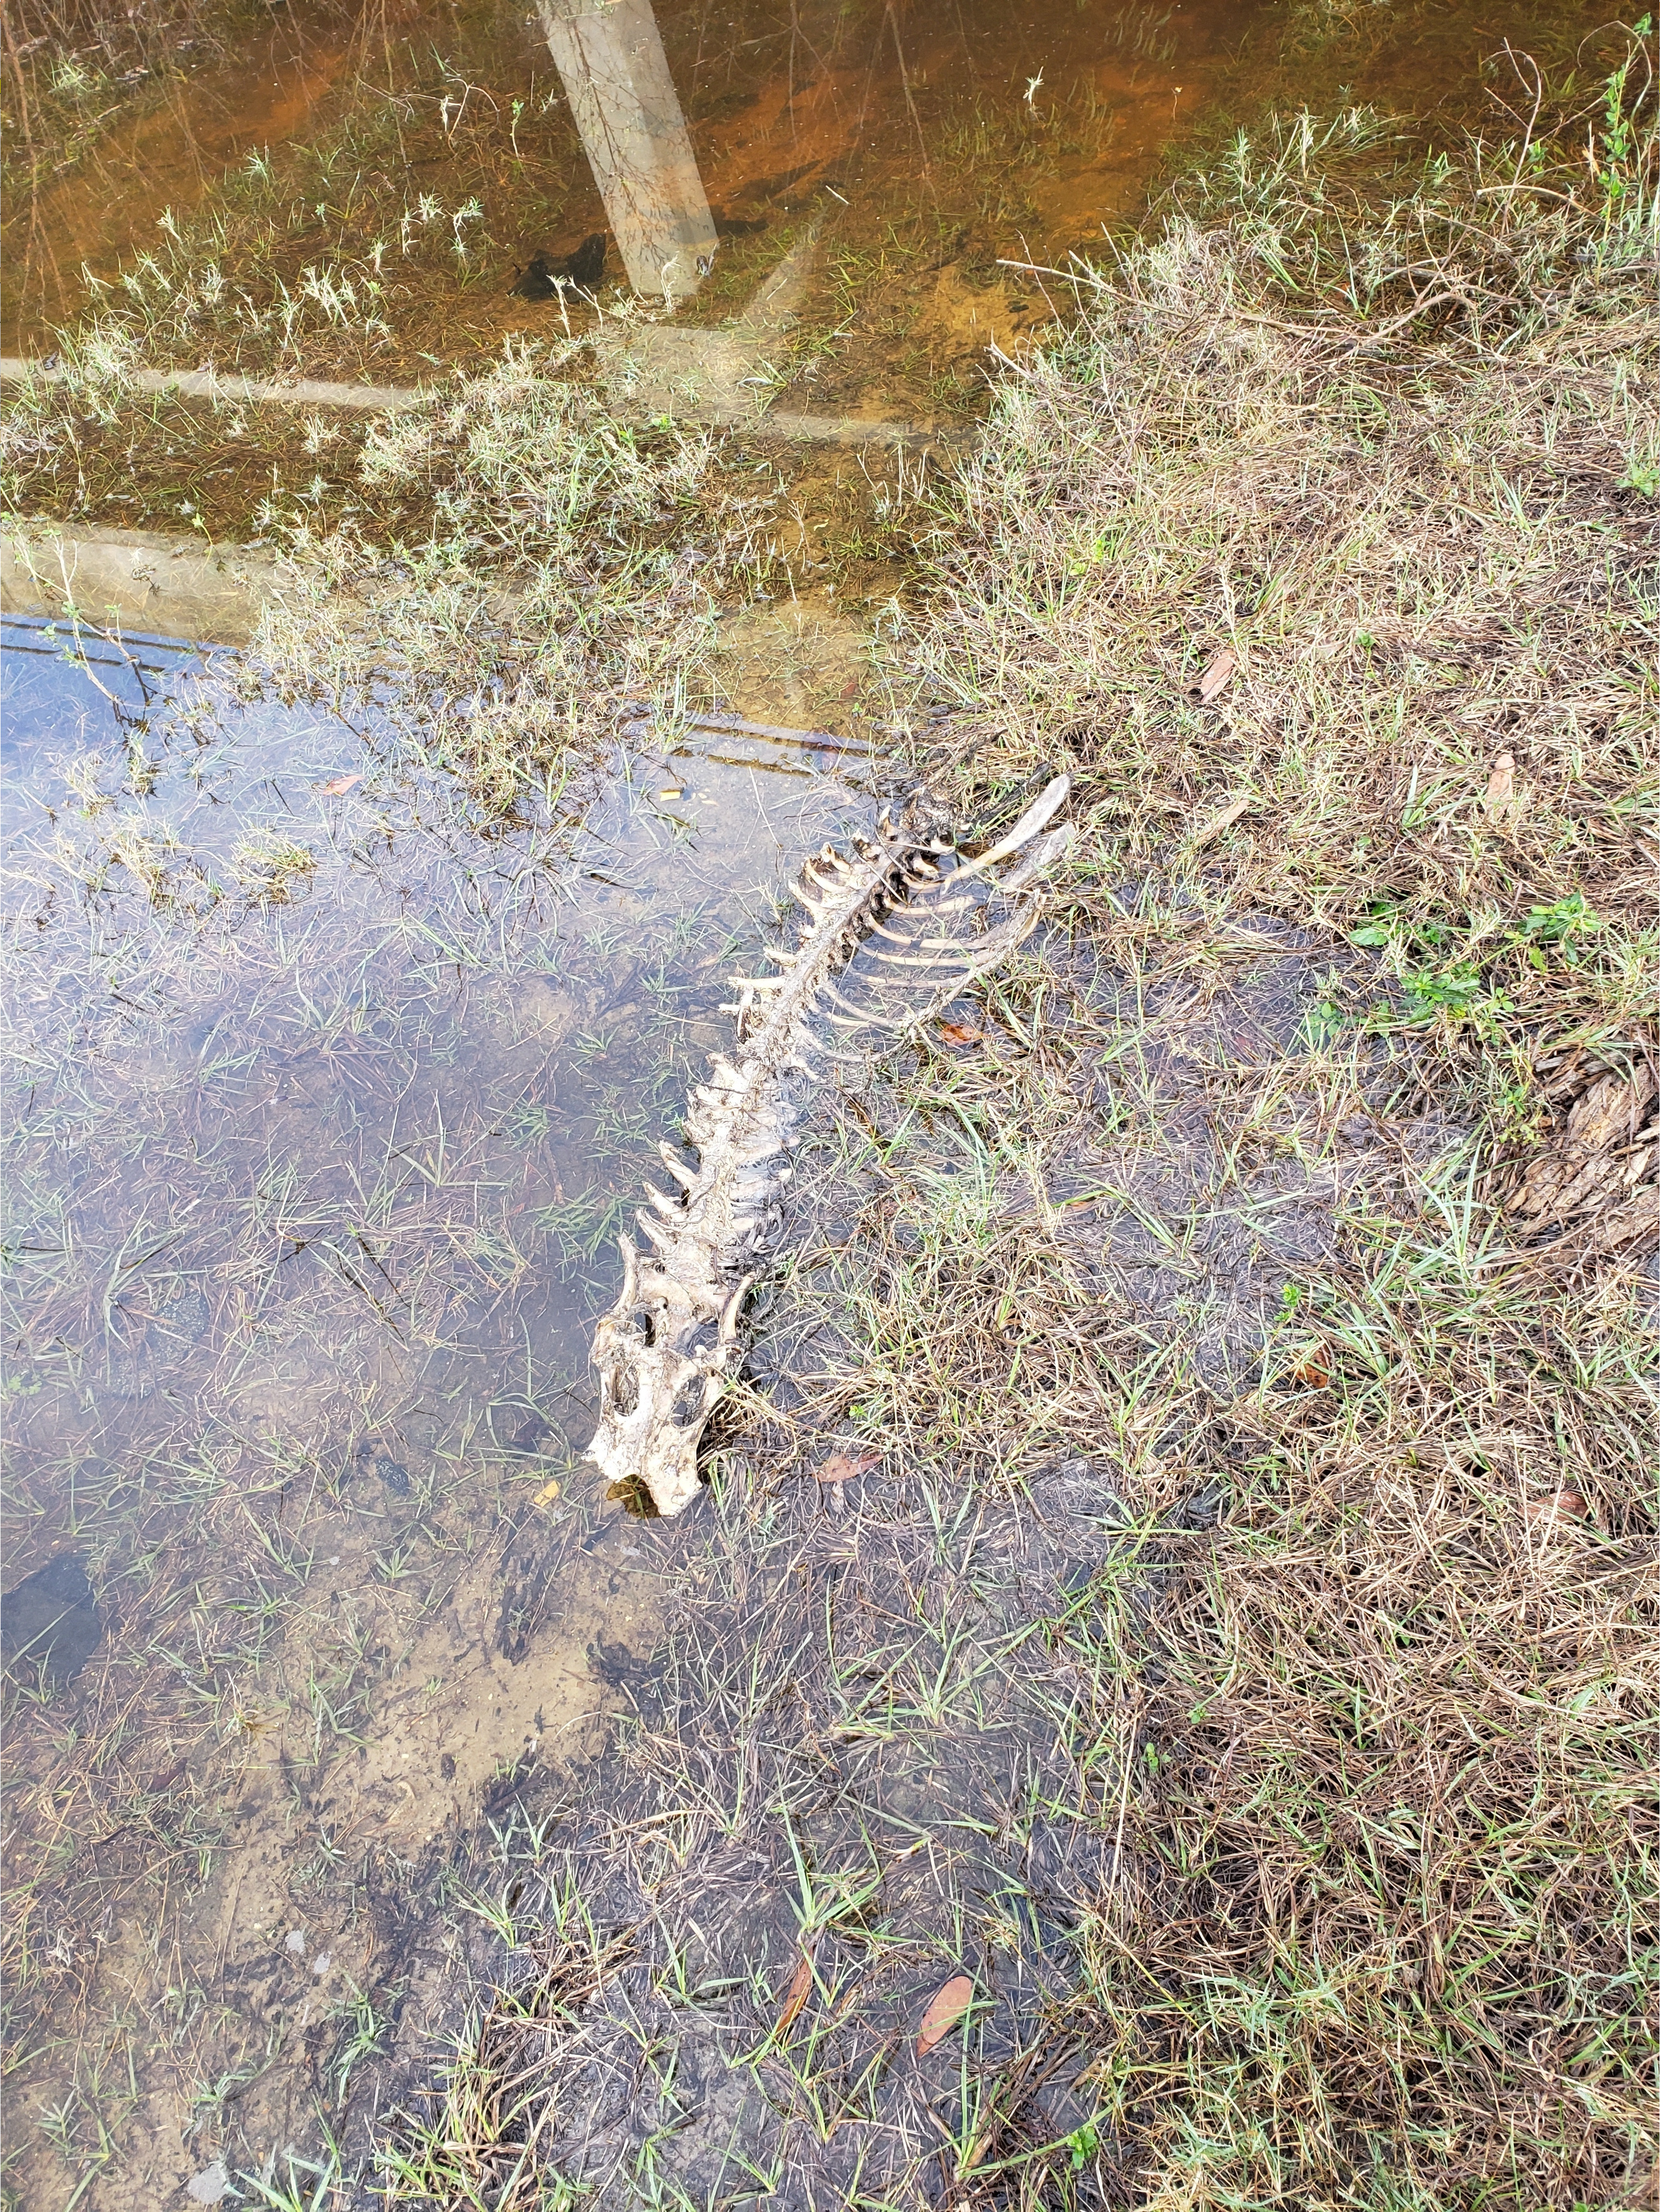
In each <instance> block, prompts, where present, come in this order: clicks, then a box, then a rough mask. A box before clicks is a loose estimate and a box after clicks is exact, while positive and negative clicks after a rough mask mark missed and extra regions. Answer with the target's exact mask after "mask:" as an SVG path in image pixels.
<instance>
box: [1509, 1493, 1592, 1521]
mask: <svg viewBox="0 0 1660 2212" xmlns="http://www.w3.org/2000/svg"><path fill="white" fill-rule="evenodd" d="M1522 1510H1523V1512H1524V1513H1525V1514H1526V1515H1527V1516H1528V1518H1529V1521H1584V1520H1586V1519H1588V1518H1589V1517H1590V1509H1589V1507H1588V1506H1587V1505H1586V1504H1585V1501H1584V1498H1582V1497H1581V1496H1580V1495H1579V1492H1578V1491H1577V1490H1557V1491H1553V1492H1552V1493H1551V1495H1550V1496H1549V1497H1548V1498H1529V1499H1528V1501H1527V1503H1526V1504H1525V1505H1524V1506H1523V1509H1522Z"/></svg>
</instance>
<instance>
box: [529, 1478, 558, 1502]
mask: <svg viewBox="0 0 1660 2212" xmlns="http://www.w3.org/2000/svg"><path fill="white" fill-rule="evenodd" d="M558 1495H559V1485H558V1484H557V1483H556V1482H544V1484H543V1485H542V1487H541V1488H540V1489H539V1490H538V1492H537V1493H536V1495H535V1497H534V1498H532V1500H531V1504H532V1505H551V1504H552V1503H553V1501H554V1499H555V1498H557V1497H558Z"/></svg>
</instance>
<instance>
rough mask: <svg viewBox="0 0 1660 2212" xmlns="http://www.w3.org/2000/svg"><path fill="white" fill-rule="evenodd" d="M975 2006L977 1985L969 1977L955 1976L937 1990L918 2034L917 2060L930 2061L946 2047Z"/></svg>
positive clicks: (964, 1975) (929, 2003)
mask: <svg viewBox="0 0 1660 2212" xmlns="http://www.w3.org/2000/svg"><path fill="white" fill-rule="evenodd" d="M973 2002H974V1984H973V1983H972V1982H971V1981H970V1979H969V1978H968V1976H967V1975H966V1974H953V1975H952V1978H951V1979H950V1980H949V1981H948V1982H947V1983H946V1985H945V1987H944V1989H942V1990H935V1992H934V1994H933V1996H932V1997H931V1998H930V1999H929V2001H928V2008H927V2011H926V2012H925V2013H924V2014H923V2015H922V2025H921V2027H920V2028H918V2030H917V2032H916V2055H917V2057H919V2058H926V2057H927V2055H928V2053H929V2051H932V2050H933V2048H934V2046H935V2045H937V2044H940V2043H943V2042H944V2041H945V2039H946V2037H947V2036H948V2035H949V2034H950V2033H951V2032H952V2028H954V2027H956V2025H957V2023H958V2021H959V2020H961V2019H962V2017H963V2015H964V2013H965V2012H966V2011H967V2010H968V2008H969V2007H970V2005H971V2004H972V2003H973Z"/></svg>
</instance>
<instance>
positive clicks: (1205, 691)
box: [1195, 646, 1239, 707]
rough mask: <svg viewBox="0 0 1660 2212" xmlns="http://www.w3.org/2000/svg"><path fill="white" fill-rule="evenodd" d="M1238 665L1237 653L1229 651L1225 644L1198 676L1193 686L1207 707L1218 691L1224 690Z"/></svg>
mask: <svg viewBox="0 0 1660 2212" xmlns="http://www.w3.org/2000/svg"><path fill="white" fill-rule="evenodd" d="M1238 665H1239V657H1238V655H1237V653H1232V652H1231V651H1230V650H1229V648H1228V647H1226V646H1224V647H1222V650H1221V651H1220V653H1218V654H1217V656H1216V658H1215V659H1213V661H1212V662H1211V664H1210V665H1209V667H1208V668H1207V669H1206V671H1205V672H1204V674H1203V675H1202V676H1201V678H1200V679H1199V682H1198V684H1197V686H1196V687H1195V688H1196V690H1198V693H1199V696H1200V697H1201V699H1202V700H1203V701H1204V702H1205V704H1206V705H1207V707H1208V706H1209V704H1210V702H1211V701H1212V700H1213V698H1215V696H1216V695H1217V693H1218V692H1219V691H1225V690H1226V689H1227V687H1228V685H1229V684H1230V683H1231V680H1232V678H1233V672H1234V671H1235V669H1236V668H1237V667H1238Z"/></svg>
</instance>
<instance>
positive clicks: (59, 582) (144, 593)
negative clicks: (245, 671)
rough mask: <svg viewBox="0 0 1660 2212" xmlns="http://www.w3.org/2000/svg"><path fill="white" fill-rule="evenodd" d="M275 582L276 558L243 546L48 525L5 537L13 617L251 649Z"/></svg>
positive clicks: (0, 557) (2, 598)
mask: <svg viewBox="0 0 1660 2212" xmlns="http://www.w3.org/2000/svg"><path fill="white" fill-rule="evenodd" d="M276 584H277V563H276V562H275V560H274V559H273V558H272V557H271V555H270V554H268V553H264V552H259V551H256V550H253V549H252V548H250V547H248V546H245V545H210V544H207V543H206V542H205V540H204V539H202V538H171V537H166V536H163V535H162V534H161V532H158V531H152V530H112V529H100V528H97V527H95V526H90V525H82V526H78V527H76V528H69V527H66V526H64V525H62V524H59V523H55V522H43V521H24V522H15V523H13V524H11V525H10V526H8V527H7V529H6V530H5V531H4V532H3V534H0V607H3V609H4V610H5V611H6V612H7V613H9V614H70V613H74V614H76V615H79V616H80V617H82V620H84V621H86V622H89V623H96V624H98V625H100V627H106V626H112V627H115V628H118V629H140V630H145V631H148V632H149V633H150V634H151V635H155V636H159V637H188V638H198V639H200V640H201V641H203V642H204V644H210V645H246V643H247V641H248V640H249V639H250V638H251V637H252V635H253V633H254V630H255V629H256V627H257V626H258V620H259V614H260V610H261V609H262V607H263V606H264V605H265V601H266V600H267V599H270V598H271V596H272V594H273V592H274V591H275V589H276Z"/></svg>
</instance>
